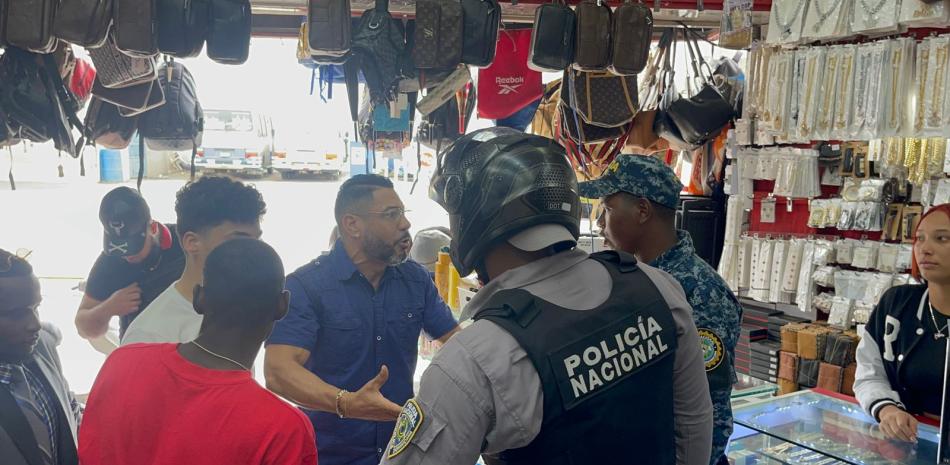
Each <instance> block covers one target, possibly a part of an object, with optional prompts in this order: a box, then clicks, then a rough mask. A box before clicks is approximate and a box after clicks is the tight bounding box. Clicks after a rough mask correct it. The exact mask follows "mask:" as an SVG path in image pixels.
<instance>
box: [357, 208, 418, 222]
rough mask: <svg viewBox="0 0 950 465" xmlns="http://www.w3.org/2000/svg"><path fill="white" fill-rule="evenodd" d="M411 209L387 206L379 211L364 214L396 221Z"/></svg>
mask: <svg viewBox="0 0 950 465" xmlns="http://www.w3.org/2000/svg"><path fill="white" fill-rule="evenodd" d="M411 211H412V210H406V209H405V208H387V209H386V210H384V211H381V212H365V214H366V215H376V216H379V217H381V218H382V219H384V220H386V221H389V222H393V223H395V222H397V221H399V220H401V219H403V218H405V217H406V213H409V212H411Z"/></svg>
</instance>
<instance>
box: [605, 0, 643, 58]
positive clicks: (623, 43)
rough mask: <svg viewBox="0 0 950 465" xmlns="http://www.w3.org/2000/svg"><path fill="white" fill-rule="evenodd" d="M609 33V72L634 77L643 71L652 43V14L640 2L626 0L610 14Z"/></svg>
mask: <svg viewBox="0 0 950 465" xmlns="http://www.w3.org/2000/svg"><path fill="white" fill-rule="evenodd" d="M612 19H613V30H612V31H611V35H610V46H611V54H610V66H609V69H610V71H611V72H612V73H614V74H618V75H627V76H631V75H632V76H635V75H637V74H639V73H640V72H641V71H643V68H645V67H646V65H647V60H648V59H649V56H650V44H651V43H652V42H653V13H651V12H650V9H649V8H648V7H647V6H646V5H644V4H642V3H633V2H632V1H631V0H626V1H625V2H624V3H623V4H622V5H620V6H618V7H617V9H616V11H614V14H613V17H612Z"/></svg>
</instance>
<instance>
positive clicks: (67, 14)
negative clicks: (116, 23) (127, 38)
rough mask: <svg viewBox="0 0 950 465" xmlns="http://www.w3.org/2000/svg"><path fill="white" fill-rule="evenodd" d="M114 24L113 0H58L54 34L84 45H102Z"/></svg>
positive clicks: (54, 19)
mask: <svg viewBox="0 0 950 465" xmlns="http://www.w3.org/2000/svg"><path fill="white" fill-rule="evenodd" d="M111 25H112V0H58V1H57V5H56V14H55V15H54V16H53V35H55V36H56V37H57V38H59V39H61V40H65V41H66V42H70V43H73V44H76V45H79V46H82V47H89V48H95V47H99V46H101V45H102V44H103V43H104V42H105V41H106V37H107V36H108V35H109V26H111Z"/></svg>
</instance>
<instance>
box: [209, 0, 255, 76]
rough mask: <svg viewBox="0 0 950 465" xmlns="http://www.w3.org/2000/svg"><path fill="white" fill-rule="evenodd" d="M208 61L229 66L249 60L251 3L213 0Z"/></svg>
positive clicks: (240, 0)
mask: <svg viewBox="0 0 950 465" xmlns="http://www.w3.org/2000/svg"><path fill="white" fill-rule="evenodd" d="M210 2H211V16H210V18H211V20H210V21H209V26H208V58H211V59H212V60H214V61H216V62H218V63H222V64H226V65H240V64H242V63H244V62H245V61H247V56H248V53H249V52H250V47H251V2H250V0H210Z"/></svg>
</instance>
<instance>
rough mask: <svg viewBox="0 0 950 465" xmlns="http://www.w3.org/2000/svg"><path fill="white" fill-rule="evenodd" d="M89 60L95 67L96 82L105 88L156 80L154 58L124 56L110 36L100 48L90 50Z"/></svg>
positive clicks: (116, 87) (156, 73) (156, 72)
mask: <svg viewBox="0 0 950 465" xmlns="http://www.w3.org/2000/svg"><path fill="white" fill-rule="evenodd" d="M89 58H90V59H92V64H93V65H95V67H96V71H97V75H96V78H97V80H98V81H99V83H100V84H101V85H102V86H103V87H106V88H110V89H118V88H122V87H129V86H134V85H136V84H141V83H142V82H148V81H154V80H155V79H158V71H157V68H156V67H155V58H154V57H148V58H134V57H131V56H129V55H126V54H125V53H122V52H121V51H120V50H119V49H118V47H116V45H115V39H114V37H112V36H110V37H109V38H108V39H106V43H105V44H104V45H103V46H102V47H99V48H93V49H90V50H89Z"/></svg>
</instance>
